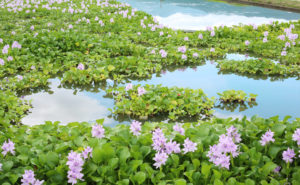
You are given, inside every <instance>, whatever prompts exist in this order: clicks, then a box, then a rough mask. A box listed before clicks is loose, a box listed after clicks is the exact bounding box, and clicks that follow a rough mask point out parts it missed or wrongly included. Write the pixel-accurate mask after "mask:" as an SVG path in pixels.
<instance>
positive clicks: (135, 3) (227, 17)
mask: <svg viewBox="0 0 300 185" xmlns="http://www.w3.org/2000/svg"><path fill="white" fill-rule="evenodd" d="M121 2H126V3H129V4H130V5H131V6H132V7H133V8H136V9H138V10H141V11H144V12H147V13H149V14H151V15H152V16H155V17H156V18H157V19H158V21H159V22H160V23H161V24H163V25H165V26H168V27H171V28H174V29H184V30H200V29H205V28H206V27H208V26H221V25H227V26H231V25H238V24H239V23H242V24H250V23H254V24H257V25H258V24H264V23H269V22H270V21H276V20H278V21H288V20H298V19H300V14H299V13H292V12H287V11H281V10H275V9H270V8H262V7H257V6H249V5H237V4H228V3H225V2H224V3H223V2H217V1H207V0H184V1H182V0H121Z"/></svg>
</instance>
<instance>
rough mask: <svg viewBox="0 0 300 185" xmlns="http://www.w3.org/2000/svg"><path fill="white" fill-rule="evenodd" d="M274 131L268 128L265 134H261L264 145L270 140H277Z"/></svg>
mask: <svg viewBox="0 0 300 185" xmlns="http://www.w3.org/2000/svg"><path fill="white" fill-rule="evenodd" d="M273 137H274V132H272V131H271V130H268V131H267V132H266V133H265V134H264V135H262V136H261V140H260V141H259V142H260V143H261V145H262V146H265V145H266V144H268V143H269V142H275V139H274V138H273Z"/></svg>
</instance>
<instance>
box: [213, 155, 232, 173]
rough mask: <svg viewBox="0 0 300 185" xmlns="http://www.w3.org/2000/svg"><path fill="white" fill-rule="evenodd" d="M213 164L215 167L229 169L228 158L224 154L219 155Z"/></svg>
mask: <svg viewBox="0 0 300 185" xmlns="http://www.w3.org/2000/svg"><path fill="white" fill-rule="evenodd" d="M214 164H215V165H216V166H220V167H222V168H226V169H229V166H230V157H229V156H227V155H225V154H221V155H220V156H219V157H218V158H216V160H215V161H214Z"/></svg>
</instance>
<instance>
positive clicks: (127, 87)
mask: <svg viewBox="0 0 300 185" xmlns="http://www.w3.org/2000/svg"><path fill="white" fill-rule="evenodd" d="M132 88H133V85H132V83H129V84H127V85H126V87H125V91H129V90H130V89H132Z"/></svg>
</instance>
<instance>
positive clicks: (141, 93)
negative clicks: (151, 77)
mask: <svg viewBox="0 0 300 185" xmlns="http://www.w3.org/2000/svg"><path fill="white" fill-rule="evenodd" d="M145 93H146V90H145V88H144V87H138V95H139V96H142V95H143V94H145Z"/></svg>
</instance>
